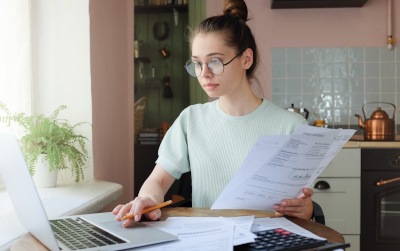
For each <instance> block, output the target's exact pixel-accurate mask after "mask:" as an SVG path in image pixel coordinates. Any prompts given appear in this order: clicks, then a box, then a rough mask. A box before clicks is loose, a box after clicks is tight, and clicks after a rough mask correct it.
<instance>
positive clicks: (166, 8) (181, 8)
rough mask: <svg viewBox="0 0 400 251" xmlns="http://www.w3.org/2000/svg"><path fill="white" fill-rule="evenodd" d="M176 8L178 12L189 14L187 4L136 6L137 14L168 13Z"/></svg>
mask: <svg viewBox="0 0 400 251" xmlns="http://www.w3.org/2000/svg"><path fill="white" fill-rule="evenodd" d="M173 8H175V9H176V10H177V11H178V12H187V11H188V5H187V4H168V5H143V6H141V5H136V6H135V13H167V12H172V9H173Z"/></svg>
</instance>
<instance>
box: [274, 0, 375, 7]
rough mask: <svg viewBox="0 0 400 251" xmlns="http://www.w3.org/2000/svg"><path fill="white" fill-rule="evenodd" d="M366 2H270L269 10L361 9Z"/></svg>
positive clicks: (343, 0) (321, 0) (295, 0)
mask: <svg viewBox="0 0 400 251" xmlns="http://www.w3.org/2000/svg"><path fill="white" fill-rule="evenodd" d="M367 1H368V0H272V4H271V9H294V8H338V7H362V6H363V5H364V4H365V3H366V2H367Z"/></svg>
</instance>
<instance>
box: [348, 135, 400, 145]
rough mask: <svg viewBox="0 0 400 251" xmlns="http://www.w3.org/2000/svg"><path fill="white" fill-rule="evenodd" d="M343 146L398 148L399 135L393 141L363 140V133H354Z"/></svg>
mask: <svg viewBox="0 0 400 251" xmlns="http://www.w3.org/2000/svg"><path fill="white" fill-rule="evenodd" d="M343 148H400V135H396V137H395V140H394V141H365V140H364V135H362V134H361V135H354V136H353V137H351V139H350V140H349V141H348V142H347V143H346V144H345V145H344V147H343Z"/></svg>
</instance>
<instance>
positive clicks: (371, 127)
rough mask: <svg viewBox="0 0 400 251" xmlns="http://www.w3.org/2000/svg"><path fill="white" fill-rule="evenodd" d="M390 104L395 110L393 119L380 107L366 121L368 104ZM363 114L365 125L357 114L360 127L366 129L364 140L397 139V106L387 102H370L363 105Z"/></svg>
mask: <svg viewBox="0 0 400 251" xmlns="http://www.w3.org/2000/svg"><path fill="white" fill-rule="evenodd" d="M373 103H378V104H388V105H392V106H393V108H394V111H393V118H392V119H391V118H389V116H388V114H387V113H386V112H385V111H383V110H382V109H381V107H378V108H377V109H376V111H374V112H373V113H372V115H371V118H370V119H366V116H365V111H364V106H365V105H368V104H373ZM362 112H363V114H364V118H365V122H364V123H363V121H362V118H361V116H360V115H358V114H355V116H356V117H358V126H359V127H360V128H363V129H364V140H381V141H386V140H394V138H395V121H394V115H395V113H396V106H395V105H394V104H392V103H386V102H369V103H366V104H364V105H363V107H362Z"/></svg>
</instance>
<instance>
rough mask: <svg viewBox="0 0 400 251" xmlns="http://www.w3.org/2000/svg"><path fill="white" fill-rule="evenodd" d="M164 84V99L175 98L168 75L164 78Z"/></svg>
mask: <svg viewBox="0 0 400 251" xmlns="http://www.w3.org/2000/svg"><path fill="white" fill-rule="evenodd" d="M163 84H164V90H163V97H164V98H172V97H173V96H174V93H173V92H172V89H171V78H170V77H169V76H167V75H166V76H164V77H163Z"/></svg>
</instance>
